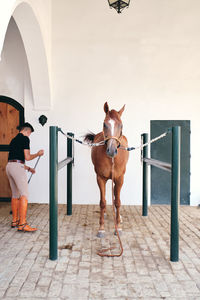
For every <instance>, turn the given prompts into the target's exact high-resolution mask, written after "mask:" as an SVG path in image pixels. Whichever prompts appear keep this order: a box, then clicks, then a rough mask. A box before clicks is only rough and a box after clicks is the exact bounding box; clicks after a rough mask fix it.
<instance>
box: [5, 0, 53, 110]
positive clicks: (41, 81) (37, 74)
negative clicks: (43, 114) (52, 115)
mask: <svg viewBox="0 0 200 300" xmlns="http://www.w3.org/2000/svg"><path fill="white" fill-rule="evenodd" d="M15 2H16V1H15ZM12 8H13V9H14V11H13V12H11V8H9V9H10V12H11V14H12V15H10V18H11V17H13V19H14V20H15V23H16V25H17V27H18V29H19V32H20V34H21V38H22V41H23V44H24V48H25V52H26V56H27V61H28V66H29V71H30V78H31V86H32V94H33V105H34V109H36V110H49V109H50V105H51V93H50V81H49V70H48V69H49V67H48V62H47V55H46V50H45V46H44V40H43V36H42V33H41V28H40V25H39V22H38V20H37V18H36V15H35V13H34V11H33V9H32V7H31V6H30V5H29V4H28V3H25V2H22V3H20V4H19V5H18V6H16V7H15V5H14V4H13V6H12ZM6 13H7V11H6ZM8 23H9V20H8V22H7V24H8ZM4 25H5V21H4ZM5 34H6V32H5V33H4V38H5ZM1 38H2V37H1ZM1 48H2V45H1ZM1 48H0V51H1Z"/></svg>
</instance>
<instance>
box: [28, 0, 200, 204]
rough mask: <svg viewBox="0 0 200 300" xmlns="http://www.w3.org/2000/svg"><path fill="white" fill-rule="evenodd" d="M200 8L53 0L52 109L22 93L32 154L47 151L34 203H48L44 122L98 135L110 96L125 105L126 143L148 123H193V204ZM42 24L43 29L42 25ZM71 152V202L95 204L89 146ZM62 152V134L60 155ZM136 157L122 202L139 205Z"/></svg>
mask: <svg viewBox="0 0 200 300" xmlns="http://www.w3.org/2000/svg"><path fill="white" fill-rule="evenodd" d="M29 2H30V1H29ZM34 5H36V4H34ZM199 9H200V2H199V1H198V0H192V4H191V1H189V0H174V1H165V2H163V1H160V0H149V1H144V0H140V1H132V2H131V5H130V8H129V9H127V10H124V12H123V13H122V14H121V15H118V14H117V13H116V12H115V11H114V10H110V9H109V8H108V4H107V1H94V0H86V1H81V0H80V1H72V2H70V3H66V1H65V0H59V1H58V0H52V24H51V28H52V32H51V33H52V44H51V48H52V56H51V57H52V62H51V63H52V72H51V74H50V75H51V79H52V85H51V89H52V100H53V101H52V109H51V110H50V111H35V110H34V104H33V101H32V99H31V90H30V84H28V83H26V84H25V92H24V95H25V112H26V119H27V121H30V123H32V124H33V126H34V127H35V129H36V130H35V133H34V134H33V135H32V137H31V145H32V151H36V150H38V149H39V148H44V149H45V153H46V156H45V157H44V158H43V159H41V161H40V163H39V164H38V167H37V175H35V176H34V177H33V179H32V182H31V184H30V201H31V202H48V189H49V186H48V167H49V166H48V127H47V126H48V125H58V126H60V127H62V128H63V130H64V131H73V132H75V133H76V135H77V136H81V135H83V134H84V133H85V132H87V130H88V129H90V130H92V131H94V132H98V131H100V130H101V128H102V122H103V118H104V112H103V104H104V102H105V101H108V102H109V104H110V107H111V108H116V109H120V108H121V107H122V106H123V104H124V103H125V104H126V110H125V112H124V114H123V117H122V119H123V123H124V134H125V135H126V136H127V137H128V140H129V144H130V146H135V145H138V144H140V134H141V133H143V132H149V129H150V128H149V125H150V120H154V119H160V120H162V119H163V120H164V119H169V120H170V119H172V120H173V119H174V120H175V119H176V120H178V119H181V120H184V119H187V120H188V119H189V120H191V130H192V135H191V155H192V158H191V172H192V175H191V204H192V205H197V204H198V203H199V201H200V191H199V187H198V185H199V184H198V164H197V159H198V150H197V149H199V146H200V145H199V144H200V142H199V140H198V138H197V137H198V132H199V129H200V124H199V116H198V112H199V95H200V73H199V70H200V51H199V50H200V41H199V33H200V19H199V15H198V12H199ZM40 26H41V28H42V31H43V32H44V31H45V30H44V28H43V26H44V24H43V25H42V24H41V23H40ZM46 43H47V41H45V45H46ZM36 63H37V62H36ZM43 113H44V114H46V115H47V117H48V124H47V125H46V126H45V127H44V128H42V127H41V125H39V124H38V117H39V115H40V114H43ZM75 150H76V153H75V155H76V156H75V167H74V173H73V176H74V186H73V197H74V198H73V203H79V204H80V203H87V204H88V203H89V204H91V203H96V204H98V203H99V191H98V188H97V184H96V179H95V173H94V171H93V166H92V163H91V160H90V150H89V149H88V148H86V147H83V146H81V145H78V144H77V145H76V149H75ZM65 151H66V146H65V139H64V138H63V137H61V136H60V148H59V156H60V159H62V158H64V156H65ZM139 156H140V153H139V151H138V152H132V153H131V154H130V159H129V162H128V166H127V173H126V175H125V183H124V186H123V190H122V197H121V198H122V199H121V200H122V203H123V204H141V165H140V157H139ZM33 164H34V163H33ZM65 172H66V170H61V171H60V173H59V202H60V203H65V195H66V185H65V179H66V176H65ZM109 195H110V189H109V191H108V196H109ZM108 199H109V200H108V202H109V203H111V198H110V197H108Z"/></svg>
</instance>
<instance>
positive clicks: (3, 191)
mask: <svg viewBox="0 0 200 300" xmlns="http://www.w3.org/2000/svg"><path fill="white" fill-rule="evenodd" d="M7 162H8V152H0V198H10V197H11V190H10V184H9V181H8V177H7V175H6V165H7Z"/></svg>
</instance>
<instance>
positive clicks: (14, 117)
mask: <svg viewBox="0 0 200 300" xmlns="http://www.w3.org/2000/svg"><path fill="white" fill-rule="evenodd" d="M18 125H19V111H18V110H17V109H16V108H14V107H13V106H11V105H9V104H7V103H3V102H0V145H9V144H10V141H11V140H12V138H13V137H14V136H15V135H16V134H17V133H18V131H17V129H16V127H17V126H18Z"/></svg>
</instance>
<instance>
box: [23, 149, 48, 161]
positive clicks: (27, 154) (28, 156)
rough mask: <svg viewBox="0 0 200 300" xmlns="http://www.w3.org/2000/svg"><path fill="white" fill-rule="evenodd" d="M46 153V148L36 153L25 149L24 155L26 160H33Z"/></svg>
mask: <svg viewBox="0 0 200 300" xmlns="http://www.w3.org/2000/svg"><path fill="white" fill-rule="evenodd" d="M43 154H44V150H40V151H38V152H37V153H35V154H30V150H29V149H24V157H25V160H32V159H34V158H36V157H38V156H42V155H43Z"/></svg>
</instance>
